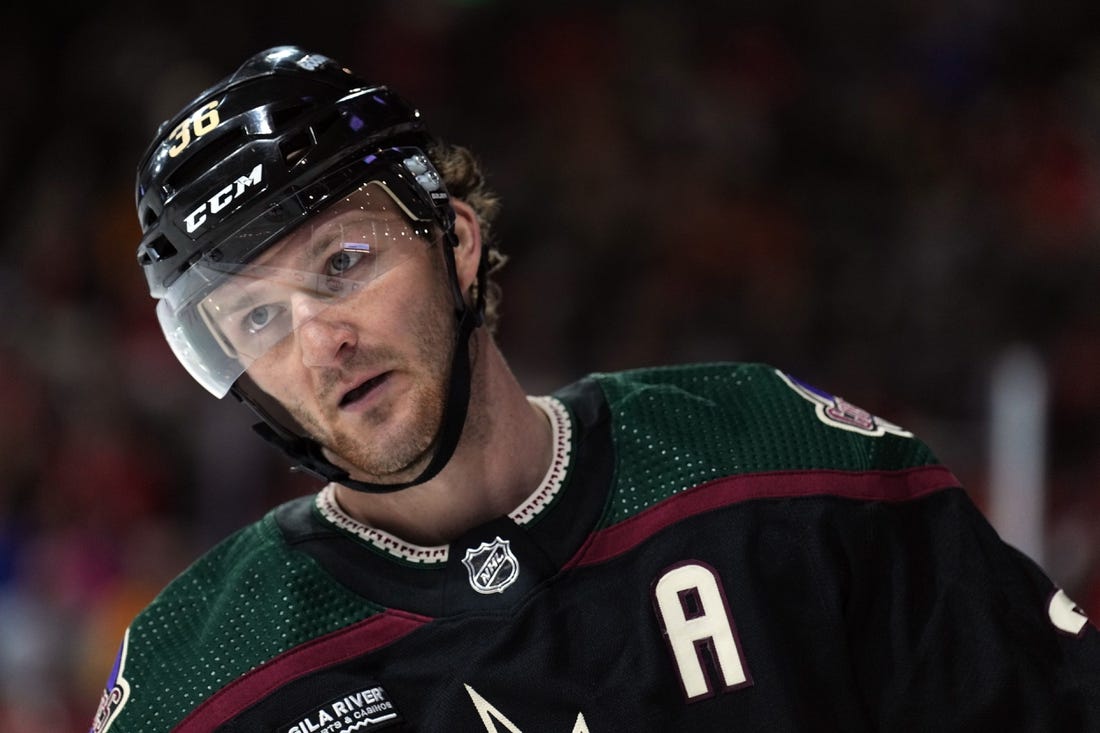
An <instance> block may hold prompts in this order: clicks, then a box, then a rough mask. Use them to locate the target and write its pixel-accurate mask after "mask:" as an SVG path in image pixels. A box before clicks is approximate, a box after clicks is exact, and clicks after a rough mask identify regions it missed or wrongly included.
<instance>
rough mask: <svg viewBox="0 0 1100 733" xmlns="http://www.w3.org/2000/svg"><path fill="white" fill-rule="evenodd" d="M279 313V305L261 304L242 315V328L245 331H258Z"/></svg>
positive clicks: (250, 332)
mask: <svg viewBox="0 0 1100 733" xmlns="http://www.w3.org/2000/svg"><path fill="white" fill-rule="evenodd" d="M278 315H279V307H278V306H274V305H261V306H259V307H258V308H253V309H252V310H250V311H249V312H248V314H247V315H245V317H244V330H245V332H246V333H249V334H254V333H259V332H260V331H261V330H263V329H264V328H265V327H266V326H267V325H268V324H269V323H271V322H272V321H273V320H275V318H276V317H277V316H278Z"/></svg>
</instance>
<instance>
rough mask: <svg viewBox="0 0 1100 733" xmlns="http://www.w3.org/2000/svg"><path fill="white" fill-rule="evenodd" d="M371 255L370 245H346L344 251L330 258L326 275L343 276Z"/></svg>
mask: <svg viewBox="0 0 1100 733" xmlns="http://www.w3.org/2000/svg"><path fill="white" fill-rule="evenodd" d="M369 254H372V252H371V249H370V245H361V244H346V245H344V248H343V249H341V250H340V251H339V252H337V253H336V254H334V255H333V256H332V257H329V258H328V263H327V272H326V273H325V274H326V275H336V276H339V275H343V274H345V273H346V272H348V270H350V269H351V268H353V267H355V266H356V265H357V264H359V262H360V261H361V260H362V259H363V258H364V257H366V256H367V255H369Z"/></svg>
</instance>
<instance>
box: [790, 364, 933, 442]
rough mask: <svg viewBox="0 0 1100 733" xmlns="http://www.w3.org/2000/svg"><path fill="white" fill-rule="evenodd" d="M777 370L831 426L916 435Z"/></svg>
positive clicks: (875, 433)
mask: <svg viewBox="0 0 1100 733" xmlns="http://www.w3.org/2000/svg"><path fill="white" fill-rule="evenodd" d="M775 373H776V374H778V375H779V378H780V379H782V380H783V381H784V382H786V384H787V386H788V387H790V388H791V389H793V390H794V391H795V393H796V394H797V395H798V396H800V397H802V398H803V399H805V400H806V401H807V402H810V403H812V404H813V405H814V408H815V409H814V411H815V413H816V414H817V419H818V420H820V421H821V422H823V423H825V424H826V425H828V426H829V427H833V428H840V429H841V430H850V431H851V432H853V433H859V434H861V435H869V436H871V437H879V436H882V435H885V434H886V433H890V434H891V435H897V436H899V437H902V438H912V437H913V434H912V433H911V432H909V431H908V430H905V429H904V428H902V427H900V426H898V425H895V424H894V423H892V422H889V421H887V420H883V419H882V418H881V417H876V416H875V415H872V414H871V413H869V412H867V411H866V410H864V409H862V408H859V407H856V406H855V405H853V404H851V403H850V402H846V401H845V400H844V399H843V398H841V397H837V396H836V395H831V394H829V393H828V392H825V391H823V390H820V389H818V388H817V387H814V386H811V385H809V384H806V383H805V382H803V381H801V380H798V379H795V378H794V377H792V376H791V375H789V374H784V373H783V372H781V371H779V370H778V369H776V370H775Z"/></svg>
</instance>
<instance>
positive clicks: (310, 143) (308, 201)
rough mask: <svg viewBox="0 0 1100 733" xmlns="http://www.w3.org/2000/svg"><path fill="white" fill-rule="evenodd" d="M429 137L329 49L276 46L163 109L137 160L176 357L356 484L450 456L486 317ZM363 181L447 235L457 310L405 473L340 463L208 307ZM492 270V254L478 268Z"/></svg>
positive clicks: (425, 227)
mask: <svg viewBox="0 0 1100 733" xmlns="http://www.w3.org/2000/svg"><path fill="white" fill-rule="evenodd" d="M433 143H434V138H433V137H432V136H431V135H430V133H429V132H428V131H427V129H426V127H425V125H424V123H423V120H422V119H421V116H420V113H419V111H418V110H416V109H415V108H414V107H412V106H411V105H410V104H409V103H408V102H406V101H405V100H403V99H402V98H401V97H399V96H398V95H397V94H396V93H394V92H393V91H392V90H390V89H388V88H387V87H385V86H380V85H373V84H369V83H367V82H366V81H364V80H363V79H361V78H359V77H357V76H356V75H354V74H352V73H351V72H350V71H348V70H347V69H345V68H343V67H342V66H341V65H340V64H338V63H337V62H336V61H334V60H333V59H331V58H328V57H326V56H323V55H320V54H317V53H310V52H307V51H305V50H303V49H301V48H298V47H295V46H279V47H275V48H271V49H268V50H266V51H263V52H261V53H258V54H256V55H255V56H253V57H252V58H250V59H248V60H247V61H246V62H245V63H244V64H242V65H241V66H240V68H238V69H237V71H236V72H234V73H233V74H231V75H230V76H228V77H226V78H225V79H223V80H222V81H220V82H219V83H217V84H215V85H214V86H212V87H210V88H209V89H207V90H206V91H204V92H203V93H202V94H200V95H199V96H198V97H196V98H195V99H194V100H193V101H192V102H191V103H190V104H188V105H187V106H186V107H184V109H183V110H182V111H181V112H180V113H179V114H178V115H176V116H175V117H174V118H173V119H171V120H169V121H167V122H165V123H163V124H162V125H161V126H160V129H159V130H158V132H157V135H156V137H155V139H154V141H153V143H152V144H151V145H150V147H149V148H148V150H147V151H146V152H145V154H144V155H143V156H142V158H141V162H140V163H139V166H138V174H137V191H136V204H137V212H138V218H139V221H140V223H141V228H142V233H143V236H142V240H141V244H140V245H139V247H138V262H139V264H140V265H141V267H142V268H143V270H144V272H145V276H146V279H147V281H148V284H149V291H150V293H151V294H152V296H153V297H154V298H157V299H158V300H159V303H158V305H157V314H158V319H159V320H160V324H161V327H162V329H163V330H164V333H165V337H166V338H167V340H168V342H169V344H170V346H171V347H172V350H173V352H174V353H175V355H176V357H177V358H178V359H179V360H180V362H181V363H182V364H183V365H184V367H185V368H186V369H187V370H188V372H189V373H190V374H191V375H192V376H193V377H194V378H195V379H196V380H197V381H198V382H199V383H200V384H202V385H203V386H204V387H205V388H206V389H207V390H208V391H210V392H211V393H212V394H214V395H215V396H217V397H219V398H221V397H224V396H225V395H226V394H227V393H228V394H233V395H234V396H235V397H237V398H238V399H240V400H241V401H243V402H245V403H246V404H248V405H249V406H250V407H252V409H253V410H255V411H256V412H257V414H258V415H259V416H260V417H261V419H262V422H261V423H260V424H258V425H257V426H256V430H257V432H259V433H260V434H261V436H263V437H264V438H266V439H267V440H269V441H271V442H273V443H274V444H276V445H277V446H278V447H279V448H281V449H282V450H283V451H284V452H285V453H287V454H288V455H289V456H290V457H291V458H292V459H293V460H294V461H295V462H296V463H298V464H299V465H300V466H301V467H302V468H304V469H306V470H307V471H309V472H311V473H313V474H315V475H317V476H319V477H321V478H323V479H325V480H329V481H337V482H340V483H343V484H345V485H348V486H350V487H352V488H355V489H359V490H364V491H391V490H396V489H400V488H405V487H406V486H411V485H414V484H417V483H422V482H423V481H426V480H428V479H429V478H431V476H433V475H435V473H437V472H438V471H439V469H441V468H442V467H443V465H444V464H445V463H446V462H447V460H449V459H450V456H451V454H452V453H453V451H454V448H455V446H456V445H457V442H458V438H459V435H460V433H461V429H462V425H463V423H464V422H465V415H466V409H467V404H468V399H469V358H468V342H469V335H470V333H471V332H472V331H473V329H474V328H476V327H477V326H478V325H480V323H481V321H482V310H483V295H482V293H483V292H484V283H483V282H480V281H479V287H478V288H477V292H478V302H477V303H476V304H475V305H474V306H473V307H469V306H467V303H466V301H465V299H464V298H463V295H462V293H461V292H460V290H459V286H458V281H457V277H456V275H455V267H454V256H453V246H454V245H455V244H456V240H455V238H454V211H453V209H452V208H451V205H450V200H449V197H448V194H447V192H446V189H445V187H444V185H443V182H442V179H441V177H440V176H439V174H438V172H437V171H436V170H435V168H434V166H433V165H432V163H431V160H430V158H429V156H428V151H429V150H430V148H431V147H432V145H433ZM368 183H369V184H373V185H376V187H377V188H378V189H379V190H381V191H383V192H384V194H385V196H388V197H389V198H390V199H392V204H394V205H395V207H396V208H397V209H399V210H400V211H401V212H402V214H403V215H404V217H405V218H406V219H407V220H408V223H409V225H410V227H411V229H412V230H413V231H415V232H416V234H417V235H419V236H421V237H423V238H424V239H429V238H431V237H432V236H434V235H436V234H437V235H438V236H439V237H440V238H441V240H442V241H443V242H445V243H446V246H444V247H443V249H444V251H445V253H446V260H447V265H448V268H449V270H450V273H451V281H452V283H451V289H452V295H453V299H454V301H455V315H456V319H457V323H458V327H457V329H456V343H455V347H454V350H453V354H454V356H453V363H452V368H451V383H450V397H449V399H448V404H447V406H446V409H445V412H444V417H443V423H442V425H441V427H440V432H439V434H438V435H437V437H436V441H435V443H436V451H435V455H434V456H433V459H432V461H431V462H430V465H429V466H428V467H427V468H426V469H425V471H424V472H423V473H422V474H421V476H419V477H417V478H416V479H414V480H412V481H410V482H407V483H402V484H381V485H379V484H370V483H365V482H361V481H356V480H353V479H351V478H349V477H348V475H347V473H346V472H345V471H343V470H342V469H340V468H338V467H337V466H335V465H333V464H332V463H331V462H330V461H329V460H328V459H327V458H326V457H325V456H324V454H323V452H322V450H321V446H320V445H319V444H318V443H316V442H315V441H314V440H313V439H312V438H311V437H310V436H309V435H308V434H306V432H305V431H304V430H303V429H302V428H301V427H300V426H299V425H298V424H297V423H296V422H295V421H294V420H293V419H292V418H291V417H290V416H289V415H288V414H287V413H286V412H285V411H284V410H283V409H282V408H281V406H280V405H278V403H277V402H275V401H274V400H273V399H270V398H269V397H268V396H267V395H265V394H264V393H263V392H262V391H260V390H259V389H258V388H257V387H256V386H255V385H254V384H253V383H252V382H251V380H250V379H249V378H248V376H247V374H246V369H247V364H246V363H245V361H244V360H243V359H241V358H240V357H239V354H237V353H235V352H234V350H233V349H232V348H227V347H226V345H225V340H224V339H223V338H220V337H219V334H218V333H217V330H218V329H217V328H216V326H214V325H213V324H212V323H211V319H210V317H209V314H206V313H204V312H203V311H202V308H200V307H199V304H200V303H202V301H203V299H204V298H206V297H207V296H209V295H210V294H211V293H212V292H213V291H215V290H216V289H217V288H218V287H219V286H220V285H221V284H223V283H224V282H225V281H226V279H227V278H230V277H231V276H232V275H233V274H234V273H235V272H238V271H239V269H240V268H243V267H246V266H248V263H250V262H252V261H253V260H255V259H256V258H257V257H258V256H260V255H261V254H262V253H263V252H264V251H265V250H267V249H268V248H269V247H271V245H273V244H274V243H275V242H278V241H280V240H281V239H282V238H283V237H285V236H287V235H288V234H290V233H291V232H292V231H294V230H295V229H297V228H298V227H300V226H302V225H303V222H305V221H306V220H308V219H309V218H310V217H312V216H313V215H315V214H317V213H318V212H320V211H322V210H324V209H326V208H327V207H329V206H331V205H333V204H335V203H336V202H339V201H341V200H343V199H344V198H345V197H347V196H348V195H349V194H351V193H352V192H353V191H356V190H357V189H361V188H362V187H363V186H364V185H366V184H368ZM433 233H434V234H433ZM484 270H485V263H484V261H483V263H482V268H481V271H480V272H479V278H483V277H484Z"/></svg>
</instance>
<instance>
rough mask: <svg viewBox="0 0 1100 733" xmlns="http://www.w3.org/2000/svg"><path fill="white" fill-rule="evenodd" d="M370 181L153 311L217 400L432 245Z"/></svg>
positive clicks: (199, 271) (184, 283)
mask: <svg viewBox="0 0 1100 733" xmlns="http://www.w3.org/2000/svg"><path fill="white" fill-rule="evenodd" d="M410 217H411V213H410V212H409V211H408V209H407V208H406V207H405V206H403V205H402V204H401V202H400V200H399V199H398V198H397V197H396V196H395V195H394V194H393V193H392V192H391V191H390V189H389V188H388V187H387V186H386V185H385V184H383V183H381V182H377V181H372V182H370V183H366V184H363V185H362V186H360V187H359V188H358V189H356V190H355V191H354V192H352V193H351V194H349V195H348V196H346V197H344V198H343V199H342V200H340V201H337V202H336V203H334V204H332V205H331V206H329V207H327V208H326V209H325V210H324V211H322V212H321V213H319V214H317V215H315V216H313V217H311V218H310V219H308V220H307V221H306V222H305V223H304V224H302V225H301V226H299V227H297V228H295V229H294V230H293V231H292V232H290V233H289V234H288V235H286V236H285V237H283V238H282V239H280V240H278V241H277V242H275V243H274V244H273V245H272V246H271V247H269V248H267V249H265V250H264V251H263V252H262V253H261V254H260V255H259V256H257V257H256V258H255V259H253V260H252V261H251V262H248V263H243V264H241V263H225V262H220V261H217V260H215V259H213V258H211V257H209V256H207V257H204V258H203V259H201V260H199V261H197V262H196V263H195V264H194V265H192V266H191V267H190V268H189V269H188V270H187V271H186V272H185V273H184V274H183V275H182V276H181V277H180V278H179V279H178V280H177V281H176V282H174V283H173V284H172V285H171V287H169V289H168V292H167V293H166V295H165V297H164V298H163V299H162V300H161V301H160V302H159V303H158V304H157V317H158V319H159V320H160V325H161V328H162V329H163V330H164V334H165V337H166V338H167V340H168V343H169V345H170V346H171V348H172V351H173V352H174V353H175V355H176V357H177V358H178V359H179V360H180V362H181V363H182V364H183V366H184V367H185V368H186V369H187V371H188V372H189V373H190V374H191V376H193V377H194V378H195V379H196V380H197V381H198V382H199V383H200V384H201V385H202V386H203V387H205V388H206V389H207V390H208V391H209V392H211V393H212V394H213V395H215V396H216V397H219V398H221V397H224V396H225V395H226V393H227V392H228V391H229V388H230V387H231V386H232V385H233V383H234V382H236V381H237V379H238V378H239V377H240V376H241V375H242V374H243V373H244V372H245V371H246V370H247V369H248V368H249V367H250V366H251V365H252V364H253V363H254V362H255V361H256V360H257V359H259V358H261V357H262V356H264V355H265V354H266V353H268V352H269V351H271V349H273V348H275V347H276V346H277V345H278V344H280V343H281V342H282V341H283V340H284V339H286V338H287V337H288V336H290V335H291V334H293V333H294V331H295V330H297V329H298V328H301V327H302V326H303V325H304V324H306V323H308V322H309V321H311V320H313V319H315V318H317V317H319V316H321V315H322V314H324V312H325V310H326V309H328V308H329V307H331V306H332V305H335V304H336V303H340V302H343V301H345V300H347V299H348V298H349V297H352V296H354V295H356V294H358V293H361V292H362V291H363V290H364V289H365V288H367V287H368V286H369V285H370V284H371V283H372V282H374V281H376V280H378V279H379V278H381V277H383V276H384V275H385V274H386V273H388V272H390V271H391V270H393V268H395V267H397V266H398V265H400V264H401V263H402V262H403V261H405V260H406V259H408V258H409V257H411V256H412V255H414V254H415V253H416V252H417V251H420V250H423V249H424V248H425V247H426V246H428V240H427V239H426V237H427V236H428V234H429V232H430V230H429V229H428V228H427V225H426V223H425V222H417V223H416V225H415V226H414V224H413V223H411V221H410Z"/></svg>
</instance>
